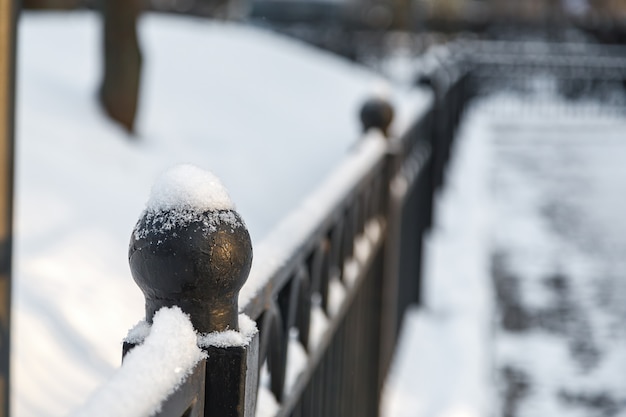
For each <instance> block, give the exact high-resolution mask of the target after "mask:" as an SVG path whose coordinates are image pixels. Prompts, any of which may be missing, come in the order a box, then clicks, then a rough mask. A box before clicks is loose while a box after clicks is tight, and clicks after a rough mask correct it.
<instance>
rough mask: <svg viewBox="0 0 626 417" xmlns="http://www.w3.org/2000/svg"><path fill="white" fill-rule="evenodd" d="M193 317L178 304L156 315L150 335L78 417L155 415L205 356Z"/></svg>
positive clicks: (132, 351) (79, 412) (83, 408)
mask: <svg viewBox="0 0 626 417" xmlns="http://www.w3.org/2000/svg"><path fill="white" fill-rule="evenodd" d="M196 337H197V336H196V332H195V331H194V329H193V326H192V325H191V321H190V320H189V317H188V316H186V315H185V314H184V313H183V312H182V311H181V310H180V309H179V308H178V307H174V308H171V309H170V308H163V309H161V310H159V311H158V312H157V313H156V314H155V315H154V322H153V324H152V327H151V329H150V334H149V335H148V337H147V338H146V340H145V341H144V342H143V343H142V344H141V345H139V346H137V347H135V348H133V349H132V350H131V351H130V352H129V353H128V354H127V355H126V357H125V358H124V364H123V365H122V367H121V368H119V369H118V370H117V371H116V372H115V373H114V374H113V375H112V376H111V377H110V378H109V379H108V380H107V382H106V384H104V385H103V386H101V387H100V388H99V389H98V390H97V391H96V392H95V393H94V394H93V395H92V396H91V397H90V398H89V400H88V401H87V402H86V403H85V404H84V405H83V406H82V407H80V408H79V409H77V410H76V411H75V412H74V413H72V414H71V416H74V417H99V416H102V417H110V416H117V417H125V416H127V417H140V416H151V415H153V414H155V413H156V412H157V411H159V410H160V409H161V405H162V403H163V399H165V398H167V397H168V396H169V395H170V394H171V393H173V392H174V390H175V389H176V387H178V386H179V385H180V384H181V383H182V382H183V381H184V380H185V378H186V377H187V376H188V375H189V374H190V373H191V371H192V370H193V367H194V366H195V365H196V364H197V363H198V362H199V361H200V359H202V358H203V357H204V354H203V353H202V351H201V350H200V348H198V346H197V344H196Z"/></svg>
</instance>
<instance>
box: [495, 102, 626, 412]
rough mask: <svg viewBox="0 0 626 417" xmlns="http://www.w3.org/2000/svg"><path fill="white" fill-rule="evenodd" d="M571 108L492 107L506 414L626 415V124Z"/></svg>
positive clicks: (499, 352)
mask: <svg viewBox="0 0 626 417" xmlns="http://www.w3.org/2000/svg"><path fill="white" fill-rule="evenodd" d="M520 106H521V107H520V108H526V107H527V106H524V105H520ZM559 109H561V110H563V105H562V104H558V103H557V104H556V105H555V106H554V107H550V106H548V107H544V109H543V111H541V110H538V111H533V110H532V108H526V111H527V113H526V116H525V117H523V118H522V119H521V120H520V119H519V118H516V117H515V116H513V115H512V114H507V113H506V112H498V111H496V110H495V107H494V108H493V109H491V110H489V111H490V112H491V114H492V117H493V118H494V120H498V122H497V123H494V126H493V128H492V129H493V137H494V140H493V144H494V151H493V152H494V158H493V173H492V185H493V196H494V198H493V202H494V208H495V215H496V217H495V224H496V225H497V227H493V228H492V229H493V232H494V238H495V250H494V254H493V263H492V265H493V275H494V283H495V289H496V292H497V300H498V310H499V316H498V317H499V319H498V328H497V330H496V340H495V342H496V343H495V346H496V373H497V381H498V388H499V390H500V393H501V397H500V398H501V400H502V403H501V412H500V413H498V414H499V415H502V416H504V417H509V416H519V417H523V416H548V415H558V416H563V417H565V416H607V417H608V416H626V376H625V374H624V370H626V330H625V329H626V328H625V327H624V322H625V320H626V257H625V256H624V255H625V254H626V221H624V215H625V213H626V164H625V163H624V161H626V135H625V134H624V132H625V131H626V121H624V120H623V119H622V120H620V119H618V118H616V117H611V116H610V115H609V116H607V115H600V114H599V113H598V110H599V109H598V108H597V107H595V106H592V105H589V104H587V105H585V106H577V107H576V106H575V107H574V108H573V109H570V111H569V113H568V114H563V113H561V114H559ZM546 111H547V112H548V113H549V114H547V115H546V114H545V113H543V112H546ZM550 112H552V114H550ZM542 114H543V116H542Z"/></svg>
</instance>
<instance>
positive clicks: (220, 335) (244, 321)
mask: <svg viewBox="0 0 626 417" xmlns="http://www.w3.org/2000/svg"><path fill="white" fill-rule="evenodd" d="M257 332H258V329H257V327H256V323H255V322H254V320H252V319H250V317H248V316H246V315H245V314H240V315H239V331H235V330H226V331H223V332H212V333H208V334H204V335H200V336H199V337H198V346H200V347H204V348H206V347H209V346H215V347H220V348H224V347H229V346H248V345H249V344H250V342H251V341H252V338H253V337H254V336H255V335H256V334H257Z"/></svg>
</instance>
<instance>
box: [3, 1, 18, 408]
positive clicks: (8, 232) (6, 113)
mask: <svg viewBox="0 0 626 417" xmlns="http://www.w3.org/2000/svg"><path fill="white" fill-rule="evenodd" d="M16 18H17V6H16V1H15V0H0V159H1V161H0V417H8V416H9V363H10V361H9V351H10V349H9V348H10V342H11V339H10V335H11V332H10V329H11V252H12V251H11V247H12V244H11V242H12V234H13V230H12V223H13V155H14V146H13V144H14V137H13V132H14V115H15V109H14V102H15V100H14V96H15V33H16V32H15V29H16V20H17V19H16Z"/></svg>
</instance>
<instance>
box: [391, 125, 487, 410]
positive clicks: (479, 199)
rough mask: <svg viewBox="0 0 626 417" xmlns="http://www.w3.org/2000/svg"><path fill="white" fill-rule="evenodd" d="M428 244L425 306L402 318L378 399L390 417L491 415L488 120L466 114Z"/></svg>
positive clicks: (424, 289) (424, 288) (424, 291)
mask: <svg viewBox="0 0 626 417" xmlns="http://www.w3.org/2000/svg"><path fill="white" fill-rule="evenodd" d="M466 120H468V121H469V122H468V123H466V124H464V125H462V127H461V130H460V131H459V134H458V137H457V142H456V145H455V152H453V154H452V155H453V158H452V160H451V162H450V163H451V165H450V168H449V170H448V172H447V179H446V184H447V185H446V188H445V189H444V190H443V192H442V194H441V195H439V198H438V199H437V201H436V207H435V223H434V227H433V230H432V232H431V235H430V236H429V237H428V239H427V241H426V247H425V254H424V256H425V271H424V283H423V303H424V305H423V307H422V309H421V310H417V309H415V310H412V311H409V312H408V313H407V316H406V319H405V323H404V327H403V330H402V335H401V338H400V343H399V346H398V350H397V353H396V357H395V359H394V364H393V365H392V372H391V375H390V377H389V379H388V382H387V386H386V388H385V395H384V398H383V410H384V415H386V416H389V417H391V416H393V417H405V416H406V417H409V416H410V417H421V416H435V417H444V416H445V417H448V416H450V417H452V416H453V417H480V416H486V415H490V414H491V407H492V394H491V393H492V386H491V384H492V381H491V379H492V375H491V365H490V361H491V354H490V352H491V347H490V344H491V336H490V334H491V327H492V325H491V321H492V316H493V310H494V306H493V296H492V290H491V281H490V269H489V256H490V252H489V251H490V242H489V222H488V220H489V209H488V206H487V205H486V201H488V197H489V195H488V193H489V188H488V174H489V167H490V147H489V139H490V138H489V137H488V133H489V129H488V128H486V124H487V122H488V119H486V118H484V117H480V113H477V114H476V115H475V116H474V117H471V116H468V117H467V119H466Z"/></svg>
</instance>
